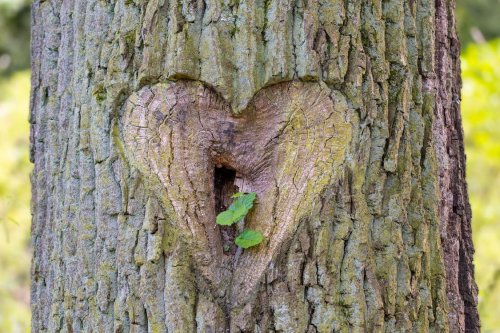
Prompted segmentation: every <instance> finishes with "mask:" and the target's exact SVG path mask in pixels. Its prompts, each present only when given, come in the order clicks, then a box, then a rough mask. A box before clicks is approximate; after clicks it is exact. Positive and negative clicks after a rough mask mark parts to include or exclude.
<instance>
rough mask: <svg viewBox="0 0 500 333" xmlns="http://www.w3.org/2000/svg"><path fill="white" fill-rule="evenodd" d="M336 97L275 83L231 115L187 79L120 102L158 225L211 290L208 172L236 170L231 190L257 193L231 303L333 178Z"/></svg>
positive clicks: (220, 261) (341, 148) (338, 137)
mask: <svg viewBox="0 0 500 333" xmlns="http://www.w3.org/2000/svg"><path fill="white" fill-rule="evenodd" d="M338 96H340V95H337V94H335V93H333V94H331V90H330V89H329V88H327V87H326V86H324V85H323V84H322V83H310V82H309V83H307V82H296V81H292V82H286V83H280V84H277V85H274V86H271V87H268V88H265V89H263V90H261V91H260V92H259V93H258V94H257V95H256V96H255V97H254V98H253V101H252V102H251V103H250V106H249V107H248V108H247V109H246V110H245V111H244V112H243V114H242V115H239V116H234V115H233V114H232V113H231V109H230V106H229V104H228V103H227V102H225V101H224V100H223V99H222V98H221V97H220V96H219V95H218V94H217V93H215V92H214V91H213V90H211V89H209V88H207V87H205V86H204V85H203V84H202V83H200V82H196V81H179V82H175V83H166V84H157V85H154V86H151V87H145V88H143V89H141V90H140V91H139V92H137V93H135V94H133V95H131V96H130V97H129V99H128V100H127V103H126V105H125V114H124V117H123V124H122V130H123V138H124V141H125V150H126V156H127V158H128V159H129V161H130V162H131V163H132V164H133V165H134V166H135V167H136V168H138V169H139V170H140V171H141V173H142V174H143V175H144V176H145V177H146V178H147V179H148V180H149V181H150V183H151V184H154V186H155V188H157V189H158V194H157V196H158V197H159V199H160V201H161V202H162V204H163V206H164V209H165V211H166V214H167V216H168V218H169V219H173V220H174V221H175V223H176V225H177V226H178V227H179V229H180V230H182V231H183V232H184V233H183V234H182V235H183V237H185V238H186V239H189V242H190V244H191V246H193V247H194V251H193V253H194V258H195V262H196V265H197V266H199V267H200V270H201V271H202V272H203V273H204V274H205V276H206V277H207V278H208V279H209V280H211V281H213V282H214V283H215V282H216V280H217V279H219V277H220V276H221V275H223V274H221V273H220V269H221V267H223V266H225V263H227V261H228V260H232V257H231V256H227V255H225V254H224V253H223V249H222V242H221V236H220V231H219V228H218V227H215V217H216V214H215V203H214V200H215V198H214V167H215V166H216V165H223V166H225V167H227V168H230V169H233V170H236V172H237V174H238V177H239V178H240V179H239V184H238V185H239V188H240V190H241V191H247V192H249V191H254V192H256V193H257V198H258V202H257V204H256V205H255V208H254V210H253V211H252V213H251V214H250V216H248V217H247V219H246V221H245V226H246V227H249V228H252V229H254V230H259V231H261V232H262V233H263V235H264V237H265V240H266V241H265V242H264V243H263V244H261V245H259V246H258V247H255V248H252V249H249V250H246V251H244V253H243V254H242V256H241V258H240V259H239V261H238V264H237V266H236V268H235V270H234V276H233V280H232V295H231V303H232V304H234V305H235V306H236V305H238V304H242V302H243V301H244V299H245V298H246V297H247V295H250V294H251V291H252V289H253V288H254V287H255V286H256V285H257V284H258V282H259V281H260V279H261V277H262V275H263V272H264V271H265V270H266V268H267V267H268V266H269V264H270V263H271V262H272V261H273V259H275V256H276V254H277V253H280V251H281V250H284V249H282V247H283V246H286V244H288V243H289V240H290V239H291V237H292V236H293V234H294V232H295V231H296V230H297V228H298V226H299V222H300V221H301V220H303V219H306V218H307V217H308V216H309V215H310V213H311V211H312V210H313V209H314V206H315V205H316V204H317V201H318V199H319V195H320V193H321V192H322V191H323V190H324V189H325V188H326V187H327V186H329V185H331V184H334V183H335V182H336V181H337V180H338V179H337V178H338V177H339V175H340V174H341V164H342V163H343V162H344V159H345V151H346V148H347V146H348V144H349V142H350V138H351V132H350V125H349V122H348V118H347V117H348V115H347V107H346V104H345V102H342V101H343V100H342V99H341V98H338ZM160 191H161V192H160ZM226 266H227V265H226Z"/></svg>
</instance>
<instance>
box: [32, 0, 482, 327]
mask: <svg viewBox="0 0 500 333" xmlns="http://www.w3.org/2000/svg"><path fill="white" fill-rule="evenodd" d="M453 12H454V2H453V1H445V0H387V1H378V0H349V1H344V0H316V1H312V0H309V1H306V0H293V1H292V0H276V1H269V0H248V1H246V0H240V1H236V0H225V1H222V0H204V1H202V0H179V1H168V0H151V1H142V0H124V1H116V2H114V1H103V0H66V1H52V0H45V1H35V2H34V4H33V28H32V29H33V30H32V31H33V33H32V43H33V63H32V68H33V78H32V84H33V85H32V100H31V110H32V114H31V119H30V121H31V123H32V152H31V156H32V160H33V162H34V163H35V168H34V171H33V175H32V183H33V227H32V235H33V236H32V243H33V248H34V258H33V265H32V309H33V321H32V326H33V332H181V333H183V332H226V331H230V332H307V333H312V332H351V331H352V332H410V331H412V332H429V331H431V332H436V331H439V332H447V331H450V332H478V331H479V319H478V315H477V309H476V304H477V289H476V286H475V283H474V279H473V266H472V254H473V247H472V243H471V234H470V233H471V230H470V208H469V206H468V201H467V191H466V184H465V179H464V165H465V164H464V152H463V138H462V129H461V120H460V113H459V100H460V96H459V90H460V79H459V58H458V52H459V47H458V42H457V38H456V35H455V25H454V13H453ZM237 189H239V190H244V191H255V192H257V194H258V202H257V204H256V206H255V209H254V211H252V213H251V214H250V215H249V216H248V217H247V219H246V221H245V225H248V226H251V227H252V228H254V229H258V230H260V231H262V232H263V234H264V235H265V237H266V241H265V242H264V243H263V244H261V245H259V246H258V247H256V248H252V249H249V250H245V251H243V253H242V254H241V255H240V254H239V251H236V250H235V248H234V246H227V247H224V245H228V244H225V243H226V242H230V241H231V240H232V239H233V238H234V234H235V230H231V229H222V228H219V227H215V226H214V222H215V215H216V214H217V213H218V212H220V211H221V210H222V209H223V208H224V207H226V206H227V205H228V202H229V201H228V197H229V195H230V194H231V193H232V192H233V191H235V190H237ZM239 227H241V226H239Z"/></svg>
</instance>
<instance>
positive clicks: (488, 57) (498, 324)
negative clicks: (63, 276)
mask: <svg viewBox="0 0 500 333" xmlns="http://www.w3.org/2000/svg"><path fill="white" fill-rule="evenodd" d="M457 1H458V2H457V17H458V29H459V35H460V40H461V42H462V78H463V91H462V117H463V121H464V124H463V125H464V130H465V145H466V152H467V179H468V184H469V194H470V201H471V204H472V211H473V219H472V223H473V237H474V244H475V247H476V256H475V266H476V280H477V283H478V285H479V290H480V292H479V310H480V314H481V321H482V327H483V329H482V331H483V332H499V333H500V0H457ZM29 3H30V0H0V123H1V124H2V125H3V126H2V128H1V130H0V152H1V154H2V158H0V332H2V333H3V332H5V333H11V332H12V333H17V332H29V331H30V312H29V270H30V247H29V231H30V204H29V200H30V185H29V172H30V170H31V165H30V163H29V161H28V146H29V140H28V138H29V126H28V107H29V87H30V83H29V81H30V72H29V53H30V52H29V49H30V31H29V22H30V9H29Z"/></svg>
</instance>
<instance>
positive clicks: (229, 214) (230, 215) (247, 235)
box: [215, 192, 264, 249]
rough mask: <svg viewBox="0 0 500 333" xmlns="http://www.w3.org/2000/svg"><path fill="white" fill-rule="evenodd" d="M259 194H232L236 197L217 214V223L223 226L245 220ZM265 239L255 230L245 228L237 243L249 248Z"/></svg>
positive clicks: (237, 238) (236, 240)
mask: <svg viewBox="0 0 500 333" xmlns="http://www.w3.org/2000/svg"><path fill="white" fill-rule="evenodd" d="M256 197H257V194H256V193H255V192H251V193H242V192H238V193H236V194H234V195H233V196H232V198H234V199H236V200H234V201H233V203H232V204H231V205H230V206H229V208H228V209H227V210H225V211H223V212H222V213H220V214H219V215H217V219H216V221H215V222H216V223H217V224H219V225H223V226H229V225H232V224H234V223H237V222H240V221H243V220H244V219H245V216H247V214H248V212H249V211H250V209H252V207H253V202H254V201H255V198H256ZM263 240H264V237H263V236H262V234H261V233H260V232H258V231H254V230H249V229H247V230H244V231H243V232H242V233H241V234H239V236H238V237H236V239H235V243H236V245H238V246H239V247H241V248H244V249H247V248H249V247H252V246H255V245H258V244H260V243H261V242H262V241H263Z"/></svg>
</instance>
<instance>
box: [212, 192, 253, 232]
mask: <svg viewBox="0 0 500 333" xmlns="http://www.w3.org/2000/svg"><path fill="white" fill-rule="evenodd" d="M256 196H257V194H256V193H255V192H251V193H246V194H245V193H242V192H238V193H236V194H234V195H233V197H235V198H236V200H235V201H234V202H233V203H232V204H231V206H229V208H228V210H226V211H224V212H222V213H220V214H219V215H217V220H216V221H215V222H216V223H217V224H220V225H231V224H233V223H236V222H238V221H240V220H242V219H243V218H244V217H245V216H246V215H247V214H248V211H249V210H250V209H252V207H253V202H254V201H255V198H256Z"/></svg>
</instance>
